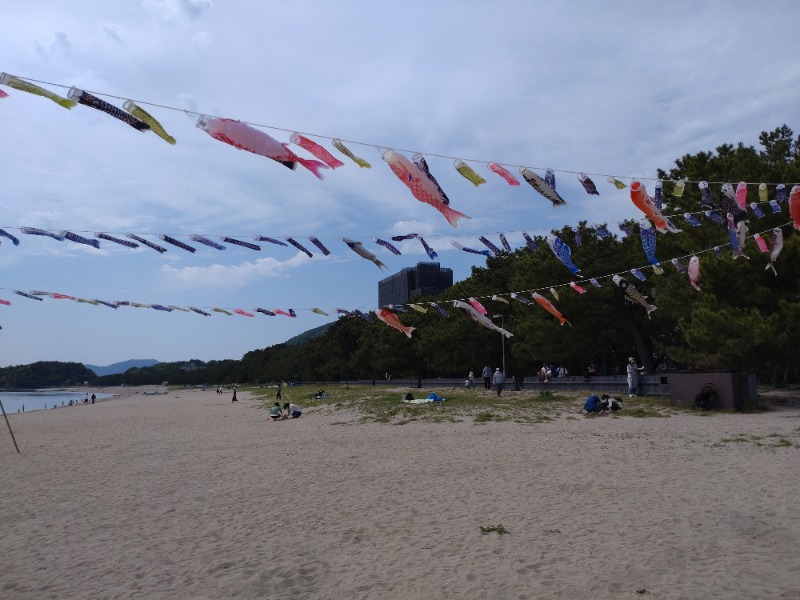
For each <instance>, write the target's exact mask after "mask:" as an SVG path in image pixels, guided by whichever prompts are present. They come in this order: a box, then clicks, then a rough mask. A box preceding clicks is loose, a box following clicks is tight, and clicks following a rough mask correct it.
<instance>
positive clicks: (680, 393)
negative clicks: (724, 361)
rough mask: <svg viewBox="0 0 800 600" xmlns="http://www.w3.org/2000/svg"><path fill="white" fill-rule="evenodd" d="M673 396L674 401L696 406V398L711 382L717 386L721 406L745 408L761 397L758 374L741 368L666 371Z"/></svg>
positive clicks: (719, 406) (722, 407)
mask: <svg viewBox="0 0 800 600" xmlns="http://www.w3.org/2000/svg"><path fill="white" fill-rule="evenodd" d="M666 377H667V379H668V381H669V396H670V399H671V400H672V402H673V403H675V404H681V405H684V406H693V405H694V398H695V396H697V394H699V393H700V390H701V389H702V388H703V386H704V385H705V384H707V383H711V384H714V386H715V387H716V390H717V408H721V409H727V410H742V409H743V408H744V406H745V404H746V403H747V402H748V401H755V400H756V398H757V393H758V392H757V390H756V377H755V375H753V374H748V373H743V372H741V371H717V372H690V371H675V372H671V373H668V374H667V375H666Z"/></svg>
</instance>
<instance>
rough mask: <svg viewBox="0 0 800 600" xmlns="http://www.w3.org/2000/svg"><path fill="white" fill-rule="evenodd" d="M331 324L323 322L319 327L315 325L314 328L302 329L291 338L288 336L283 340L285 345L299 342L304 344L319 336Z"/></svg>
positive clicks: (297, 344) (298, 344)
mask: <svg viewBox="0 0 800 600" xmlns="http://www.w3.org/2000/svg"><path fill="white" fill-rule="evenodd" d="M331 325H333V323H325V325H320V326H319V327H315V328H314V329H309V330H308V331H304V332H303V333H300V334H298V335H296V336H294V337H293V338H290V339H288V340H286V341H285V342H284V344H286V345H287V346H300V345H301V344H305V343H306V342H307V341H309V340H313V339H315V338H318V337H321V336H322V334H324V333H325V332H326V331H328V328H329V327H330V326H331Z"/></svg>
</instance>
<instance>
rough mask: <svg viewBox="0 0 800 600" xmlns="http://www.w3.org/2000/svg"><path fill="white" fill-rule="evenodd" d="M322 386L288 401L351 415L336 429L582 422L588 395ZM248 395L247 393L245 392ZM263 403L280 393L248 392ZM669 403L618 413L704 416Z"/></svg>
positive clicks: (648, 400) (299, 391)
mask: <svg viewBox="0 0 800 600" xmlns="http://www.w3.org/2000/svg"><path fill="white" fill-rule="evenodd" d="M320 387H323V386H320V385H319V384H309V385H301V386H294V387H284V388H283V390H282V394H283V398H282V400H281V403H283V402H294V403H296V404H299V405H300V406H302V407H303V408H307V409H311V408H325V409H326V410H327V412H328V414H330V412H332V411H342V412H349V413H351V414H352V419H351V420H347V419H342V420H341V421H339V422H337V423H336V424H339V425H345V424H354V423H358V422H359V421H360V422H373V423H388V424H406V423H410V422H412V421H417V422H429V423H457V422H462V421H472V422H475V423H489V422H500V421H509V420H510V421H513V422H516V423H521V424H534V423H546V422H549V421H553V420H555V419H570V420H576V419H577V418H578V416H577V415H578V414H581V413H582V410H581V409H582V407H583V403H584V401H585V400H586V396H587V394H588V393H589V392H587V391H561V392H559V393H555V391H554V390H550V389H547V390H521V391H516V392H515V391H513V390H509V391H506V392H503V396H502V397H499V398H498V397H497V395H496V394H495V393H494V392H492V391H491V390H480V389H479V390H465V389H463V388H460V387H453V388H450V387H447V388H441V387H439V388H408V387H403V386H400V387H394V386H393V385H392V384H391V383H383V382H381V383H378V384H377V385H375V386H371V385H358V386H352V387H351V386H347V387H345V386H344V385H343V384H342V385H326V386H324V387H325V391H326V392H327V393H328V397H327V398H323V399H319V400H317V399H314V397H313V396H314V394H316V392H317V391H319V389H320ZM242 391H245V390H244V389H243V390H242ZM246 391H248V392H250V393H252V394H253V396H255V397H256V398H257V399H258V400H259V408H264V409H268V408H269V407H270V406H272V404H273V403H274V402H275V388H274V387H272V388H257V387H255V388H248V389H247V390H246ZM431 392H436V394H437V395H439V396H444V398H445V399H446V400H445V401H444V402H429V403H424V404H408V403H406V402H403V400H404V398H405V396H406V394H408V393H411V394H412V395H413V396H414V397H415V398H426V397H427V396H428V395H429V394H430V393H431ZM669 402H670V401H669V398H666V397H656V396H641V397H637V398H625V399H624V404H623V409H622V410H621V411H619V412H618V413H614V414H615V416H616V417H617V418H625V417H635V418H646V417H668V416H671V415H672V414H678V413H679V412H686V413H687V414H695V415H697V414H702V413H697V412H692V411H690V410H686V411H681V410H679V409H677V408H675V407H671V406H670V405H669Z"/></svg>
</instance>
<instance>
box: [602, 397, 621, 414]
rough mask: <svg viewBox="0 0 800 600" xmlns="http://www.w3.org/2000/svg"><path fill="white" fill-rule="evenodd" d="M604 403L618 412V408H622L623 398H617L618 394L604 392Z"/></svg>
mask: <svg viewBox="0 0 800 600" xmlns="http://www.w3.org/2000/svg"><path fill="white" fill-rule="evenodd" d="M600 399H601V400H602V403H603V404H604V405H605V406H606V408H607V409H608V408H610V409H611V410H612V411H613V412H617V411H618V410H622V404H620V403H621V402H622V399H621V398H617V397H616V396H609V395H608V394H603V395H602V396H600Z"/></svg>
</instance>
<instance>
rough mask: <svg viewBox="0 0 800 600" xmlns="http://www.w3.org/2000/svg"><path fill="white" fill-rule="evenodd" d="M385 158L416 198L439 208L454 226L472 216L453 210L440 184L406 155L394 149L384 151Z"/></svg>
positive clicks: (393, 171)
mask: <svg viewBox="0 0 800 600" xmlns="http://www.w3.org/2000/svg"><path fill="white" fill-rule="evenodd" d="M383 160H385V161H386V163H387V164H388V165H389V168H390V169H391V170H392V173H394V174H395V176H396V177H397V178H398V179H399V180H400V181H402V182H403V184H404V185H405V186H406V187H407V188H408V189H409V190H411V193H412V194H413V196H414V198H416V199H417V200H419V201H420V202H424V203H425V204H428V205H430V206H432V207H434V208H435V209H436V210H438V211H439V212H440V213H442V215H443V216H444V218H445V219H447V222H448V223H450V225H451V226H452V227H458V220H459V219H469V218H471V217H469V216H467V215H465V214H464V213H460V212H458V211H457V210H453V209H452V208H450V206H449V205H448V202H447V200H446V199H445V198H444V197H443V196H442V193H441V191H440V189H439V188H438V186H436V185H434V183H433V182H432V181H431V180H430V179H429V178H428V176H427V175H426V174H425V173H424V172H423V171H421V170H420V169H419V167H417V166H416V165H415V164H413V163H412V162H411V161H409V160H408V159H407V158H406V157H405V156H403V155H402V154H400V153H399V152H395V151H394V150H387V151H386V152H384V153H383Z"/></svg>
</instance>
